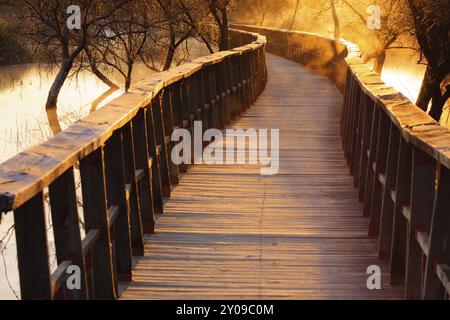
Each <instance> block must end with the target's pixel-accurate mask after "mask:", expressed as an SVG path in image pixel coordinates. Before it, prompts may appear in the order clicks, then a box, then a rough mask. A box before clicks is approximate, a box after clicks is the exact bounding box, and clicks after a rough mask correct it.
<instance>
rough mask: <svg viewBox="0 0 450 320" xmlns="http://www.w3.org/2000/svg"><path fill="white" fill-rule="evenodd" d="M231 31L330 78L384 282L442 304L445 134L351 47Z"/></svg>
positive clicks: (448, 288) (449, 169) (448, 231)
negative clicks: (339, 99) (257, 38)
mask: <svg viewBox="0 0 450 320" xmlns="http://www.w3.org/2000/svg"><path fill="white" fill-rule="evenodd" d="M238 27H239V28H240V29H244V30H248V31H251V32H258V33H259V34H263V35H265V36H266V37H267V51H268V52H271V53H274V54H278V55H281V56H283V57H286V58H288V59H292V60H295V61H298V62H301V63H303V64H306V65H308V66H311V67H312V68H315V69H318V70H319V71H321V72H325V73H326V74H328V75H332V77H333V78H334V80H335V81H336V82H337V85H338V87H341V88H342V89H344V104H343V112H342V122H341V135H342V141H343V148H344V151H345V156H346V158H347V160H348V164H349V167H350V172H351V174H352V175H353V176H354V183H355V187H356V188H358V190H359V200H360V201H361V202H363V203H364V215H365V216H367V217H368V219H369V227H368V232H369V235H371V236H374V237H377V238H378V243H379V256H380V258H381V259H387V260H388V261H389V272H390V279H391V283H392V284H394V285H395V284H398V285H404V287H405V298H408V299H442V298H448V297H449V293H450V267H449V265H450V131H449V130H448V129H447V128H445V127H442V126H440V125H439V124H438V123H436V121H434V120H433V119H432V118H431V117H430V116H428V115H427V114H426V113H425V112H423V111H422V110H421V109H419V108H418V107H417V106H415V105H414V104H413V103H411V102H410V101H409V100H408V99H407V98H405V97H404V96H403V95H402V94H400V93H399V92H397V91H396V90H395V89H393V88H392V87H389V86H388V85H386V84H385V83H384V82H383V81H382V80H381V78H380V76H379V75H378V74H376V73H374V72H372V71H371V70H370V68H369V66H368V65H366V64H364V63H363V62H362V60H361V59H360V56H361V54H360V51H359V48H358V47H357V46H356V45H354V44H352V43H349V42H346V41H340V42H339V43H336V44H332V43H333V42H334V41H333V40H332V39H328V38H325V37H321V36H318V35H314V34H310V33H304V32H291V31H285V30H276V29H270V28H258V27H250V26H238ZM344 46H345V47H346V49H342V47H344ZM321 48H323V50H321ZM330 48H332V49H333V48H338V49H337V52H338V54H337V55H336V54H334V53H330ZM333 51H334V49H333V50H332V51H331V52H333ZM322 52H323V54H322ZM336 58H337V59H336ZM342 75H344V77H342ZM342 81H344V82H343V83H342ZM343 84H344V86H342V85H343ZM318 94H320V92H318Z"/></svg>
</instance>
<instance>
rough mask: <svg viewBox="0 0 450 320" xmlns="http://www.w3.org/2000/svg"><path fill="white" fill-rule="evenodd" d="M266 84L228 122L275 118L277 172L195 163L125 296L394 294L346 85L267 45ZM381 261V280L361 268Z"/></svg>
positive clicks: (254, 123)
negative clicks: (352, 149) (347, 112)
mask: <svg viewBox="0 0 450 320" xmlns="http://www.w3.org/2000/svg"><path fill="white" fill-rule="evenodd" d="M267 59H268V69H269V80H268V84H267V88H266V90H265V92H264V93H263V94H262V95H261V97H260V98H259V99H258V101H257V102H256V104H255V105H254V106H252V108H251V109H249V110H248V111H247V112H246V113H245V114H243V115H242V117H241V118H240V119H239V120H238V121H237V122H236V123H234V124H233V127H237V128H268V129H270V128H280V171H279V174H278V175H274V176H265V177H264V176H261V175H260V174H259V169H258V168H257V167H255V166H244V165H235V166H194V167H192V168H190V169H189V173H188V174H185V175H184V176H183V177H182V179H181V182H180V184H179V185H178V186H177V187H176V188H175V190H174V192H173V196H172V198H170V199H169V200H168V201H167V203H166V204H165V208H164V209H165V214H164V215H162V216H160V217H158V221H157V225H156V233H155V234H154V235H150V236H147V237H146V241H147V243H146V248H145V256H144V257H142V258H139V259H137V260H136V266H135V269H134V271H133V279H134V281H133V282H132V283H131V284H129V285H128V286H127V287H126V288H124V292H123V294H122V299H331V298H334V299H348V298H356V299H379V298H383V299H391V298H401V295H402V288H400V287H390V286H389V284H388V274H389V271H388V266H387V265H386V264H385V263H384V262H382V261H380V260H378V258H377V252H376V251H377V240H376V239H375V238H369V237H368V236H367V229H368V228H367V223H368V222H367V219H366V218H364V217H362V207H361V205H360V204H359V203H358V201H357V191H355V189H354V188H353V178H352V177H351V176H350V175H349V169H348V167H347V165H346V161H345V160H344V155H343V152H342V149H341V140H340V137H339V121H340V112H341V105H342V95H341V94H340V93H339V92H338V91H337V89H336V88H335V86H334V85H333V84H332V83H331V82H330V81H329V80H328V79H326V78H324V77H321V76H319V75H317V74H315V73H314V72H313V71H310V70H308V69H306V68H304V67H302V66H301V65H299V64H296V63H294V62H291V61H288V60H285V59H282V58H278V57H275V56H272V55H267ZM374 264H375V265H379V266H380V267H381V270H382V272H383V271H384V272H383V281H382V289H381V290H368V289H367V287H366V280H367V277H368V275H367V274H366V268H367V267H368V266H370V265H374Z"/></svg>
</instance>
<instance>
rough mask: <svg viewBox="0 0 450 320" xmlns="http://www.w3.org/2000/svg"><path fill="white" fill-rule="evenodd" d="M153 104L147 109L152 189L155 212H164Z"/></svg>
mask: <svg viewBox="0 0 450 320" xmlns="http://www.w3.org/2000/svg"><path fill="white" fill-rule="evenodd" d="M152 109H153V106H150V107H147V108H146V109H145V119H146V122H147V145H148V150H149V156H150V158H151V159H152V166H151V170H152V191H153V210H154V213H163V192H162V186H161V169H160V166H161V163H160V162H161V159H160V155H159V149H158V144H157V141H156V136H157V135H156V132H155V120H154V117H153V110H152Z"/></svg>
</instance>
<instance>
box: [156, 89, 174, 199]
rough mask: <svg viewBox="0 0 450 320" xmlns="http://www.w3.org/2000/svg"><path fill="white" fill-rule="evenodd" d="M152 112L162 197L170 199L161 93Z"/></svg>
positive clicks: (167, 154)
mask: <svg viewBox="0 0 450 320" xmlns="http://www.w3.org/2000/svg"><path fill="white" fill-rule="evenodd" d="M152 112H153V120H154V127H155V128H154V131H155V140H156V147H157V150H158V155H159V174H160V178H161V187H162V194H163V196H164V197H170V191H171V185H170V173H169V156H170V154H169V153H168V149H167V143H166V133H165V132H166V130H165V122H164V114H163V107H162V93H160V94H159V95H158V96H157V97H156V98H155V99H153V103H152Z"/></svg>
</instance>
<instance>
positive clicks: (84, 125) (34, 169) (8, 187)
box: [0, 29, 266, 214]
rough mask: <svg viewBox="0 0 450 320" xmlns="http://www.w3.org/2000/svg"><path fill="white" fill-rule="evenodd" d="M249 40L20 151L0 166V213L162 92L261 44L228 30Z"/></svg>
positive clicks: (167, 74) (159, 77) (154, 78)
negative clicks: (206, 68) (175, 83)
mask: <svg viewBox="0 0 450 320" xmlns="http://www.w3.org/2000/svg"><path fill="white" fill-rule="evenodd" d="M231 31H233V32H238V33H240V34H242V35H245V34H246V35H248V36H252V37H254V41H253V42H252V43H250V44H246V45H243V46H240V47H237V48H233V49H230V50H227V51H220V52H216V53H214V54H210V55H208V56H204V57H200V58H197V59H195V60H193V61H192V62H188V63H185V64H182V65H180V66H177V67H174V68H172V69H170V70H167V71H164V72H161V73H157V74H154V75H151V76H150V77H148V79H145V80H144V81H142V82H139V83H138V84H136V85H134V86H133V87H132V88H131V89H130V90H129V92H128V93H123V94H122V95H121V96H119V97H117V98H115V99H114V100H112V101H110V102H109V103H107V104H106V105H105V106H104V107H103V108H101V109H99V110H97V111H95V112H93V113H92V114H90V115H88V116H86V117H84V118H82V119H80V120H78V121H76V122H75V123H74V124H72V125H70V126H69V127H68V128H66V129H65V130H63V131H61V132H60V133H58V134H57V135H55V136H53V137H51V138H50V139H48V140H47V141H45V142H43V143H41V144H39V145H37V146H34V147H31V148H29V149H27V150H25V151H22V152H20V153H18V154H17V155H15V156H14V157H12V158H10V159H9V160H7V161H5V162H4V163H3V164H1V165H0V214H1V212H8V211H12V210H14V209H16V208H18V207H20V206H21V205H22V204H24V203H25V202H26V201H28V200H29V199H31V198H32V197H33V196H34V195H35V194H37V193H38V192H40V191H41V190H43V189H44V188H46V187H48V186H49V185H50V184H51V183H52V182H53V181H54V180H55V179H56V178H58V177H59V176H60V175H61V174H62V173H64V172H65V171H66V170H67V169H69V168H70V167H72V166H74V165H76V163H77V161H79V160H81V159H82V158H84V157H86V156H87V155H89V154H90V153H91V152H92V151H94V150H96V149H97V148H98V147H100V146H101V145H103V144H104V143H105V141H106V140H108V139H109V138H110V137H111V135H112V134H113V132H114V131H115V130H116V129H118V128H120V127H122V126H123V125H125V124H126V123H127V122H129V121H130V120H131V119H132V118H133V117H134V116H135V115H136V114H137V113H138V111H139V110H140V109H141V108H143V107H145V106H146V105H148V104H149V103H150V102H151V100H152V99H153V98H154V97H156V96H157V95H158V94H159V93H160V92H161V91H162V90H163V89H164V88H166V87H168V86H169V85H170V84H172V83H174V82H176V81H179V80H181V79H183V78H187V77H189V76H190V75H192V74H194V73H196V72H198V71H200V70H201V69H203V68H205V67H207V66H209V65H212V64H216V63H219V62H221V61H223V60H224V59H225V58H227V57H231V56H235V55H242V54H244V53H246V52H249V51H254V50H257V49H259V48H261V47H262V46H264V45H265V44H266V38H265V37H264V36H261V35H259V34H256V33H252V32H246V31H242V30H235V29H231Z"/></svg>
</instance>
